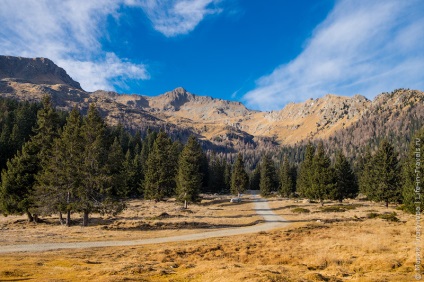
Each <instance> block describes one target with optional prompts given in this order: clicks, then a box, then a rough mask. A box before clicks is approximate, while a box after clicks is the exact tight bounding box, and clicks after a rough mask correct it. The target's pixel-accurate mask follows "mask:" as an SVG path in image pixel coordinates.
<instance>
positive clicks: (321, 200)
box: [319, 199, 324, 207]
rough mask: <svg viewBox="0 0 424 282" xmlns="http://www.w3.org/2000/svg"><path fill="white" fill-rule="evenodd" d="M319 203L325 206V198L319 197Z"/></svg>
mask: <svg viewBox="0 0 424 282" xmlns="http://www.w3.org/2000/svg"><path fill="white" fill-rule="evenodd" d="M319 203H320V204H321V207H323V206H324V200H323V199H319Z"/></svg>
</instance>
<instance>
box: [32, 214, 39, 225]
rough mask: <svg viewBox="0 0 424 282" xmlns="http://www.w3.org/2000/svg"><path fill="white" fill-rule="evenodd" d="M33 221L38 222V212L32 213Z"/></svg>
mask: <svg viewBox="0 0 424 282" xmlns="http://www.w3.org/2000/svg"><path fill="white" fill-rule="evenodd" d="M33 222H34V223H37V222H38V214H34V215H33Z"/></svg>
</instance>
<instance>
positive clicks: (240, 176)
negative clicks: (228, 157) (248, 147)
mask: <svg viewBox="0 0 424 282" xmlns="http://www.w3.org/2000/svg"><path fill="white" fill-rule="evenodd" d="M248 187H249V176H248V175H247V172H246V170H245V168H244V161H243V156H242V155H241V153H239V154H238V155H237V160H236V162H235V164H234V167H233V173H232V175H231V193H232V194H233V195H238V196H240V194H241V193H243V192H244V191H245V190H246V189H247V188H248Z"/></svg>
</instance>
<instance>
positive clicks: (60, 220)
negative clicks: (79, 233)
mask: <svg viewBox="0 0 424 282" xmlns="http://www.w3.org/2000/svg"><path fill="white" fill-rule="evenodd" d="M59 222H60V225H63V215H62V212H59Z"/></svg>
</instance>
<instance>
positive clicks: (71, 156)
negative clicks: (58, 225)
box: [37, 108, 83, 226]
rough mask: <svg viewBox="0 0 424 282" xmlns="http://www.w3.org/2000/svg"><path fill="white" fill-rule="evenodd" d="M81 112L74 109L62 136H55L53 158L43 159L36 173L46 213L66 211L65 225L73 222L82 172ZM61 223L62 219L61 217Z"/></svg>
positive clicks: (40, 202)
mask: <svg viewBox="0 0 424 282" xmlns="http://www.w3.org/2000/svg"><path fill="white" fill-rule="evenodd" d="M81 125H82V121H81V115H80V113H79V111H78V110H77V109H76V108H74V109H73V110H72V111H71V113H70V115H69V117H68V118H67V123H66V125H65V126H64V128H63V131H62V132H61V134H60V136H59V138H57V139H55V141H54V145H53V148H52V154H51V157H50V158H48V159H45V160H43V161H42V170H41V172H40V173H39V174H38V175H37V182H38V185H37V200H38V202H39V205H40V206H41V207H43V209H44V211H45V212H46V213H49V212H59V213H60V219H61V213H62V212H66V215H67V216H66V225H67V226H70V224H71V211H72V210H73V208H74V206H75V204H76V202H77V198H76V191H77V189H78V188H79V187H80V185H81V183H82V181H83V179H82V175H81V166H82V152H83V139H82V136H81ZM61 222H62V219H61Z"/></svg>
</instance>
